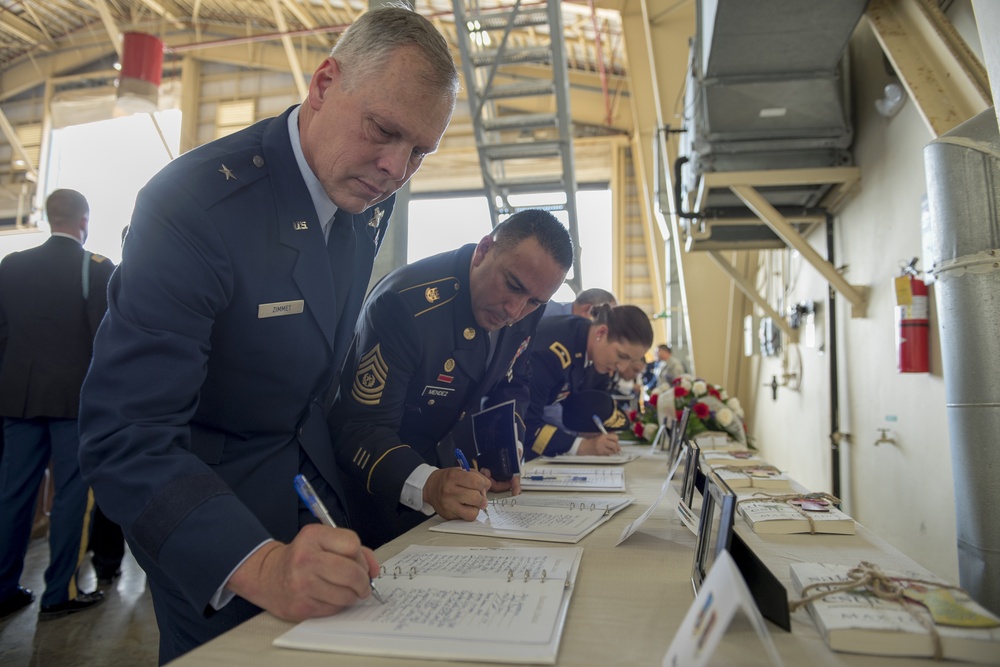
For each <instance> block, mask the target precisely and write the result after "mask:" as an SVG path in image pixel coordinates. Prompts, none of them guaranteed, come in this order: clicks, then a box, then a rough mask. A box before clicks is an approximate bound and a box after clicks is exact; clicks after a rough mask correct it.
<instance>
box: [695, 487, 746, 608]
mask: <svg viewBox="0 0 1000 667" xmlns="http://www.w3.org/2000/svg"><path fill="white" fill-rule="evenodd" d="M735 514H736V494H735V493H733V490H732V489H730V488H729V486H728V485H727V484H726V483H725V482H724V481H722V480H721V479H719V478H718V477H717V476H715V475H708V477H707V478H706V480H705V493H704V497H703V499H702V505H701V517H700V520H699V522H698V539H697V542H696V544H695V549H694V563H693V564H692V566H691V584H692V586H693V587H694V591H695V594H696V595H697V593H698V590H699V589H700V588H701V584H702V582H703V581H704V580H705V577H706V576H708V572H709V570H711V569H712V564H713V563H714V562H715V559H716V558H717V557H718V555H719V554H720V553H722V551H724V550H728V549H729V548H730V545H731V543H732V538H733V518H734V516H735Z"/></svg>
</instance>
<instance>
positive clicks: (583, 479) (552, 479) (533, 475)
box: [521, 466, 625, 491]
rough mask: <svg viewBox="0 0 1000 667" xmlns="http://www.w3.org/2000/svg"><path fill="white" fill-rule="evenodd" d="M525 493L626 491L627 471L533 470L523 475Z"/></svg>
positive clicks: (599, 469)
mask: <svg viewBox="0 0 1000 667" xmlns="http://www.w3.org/2000/svg"><path fill="white" fill-rule="evenodd" d="M521 489H522V490H524V491H624V490H625V471H624V470H623V469H621V468H614V467H611V466H608V467H605V468H577V467H572V468H531V469H530V470H525V471H524V472H523V473H521Z"/></svg>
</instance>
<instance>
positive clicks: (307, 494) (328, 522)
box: [295, 475, 385, 604]
mask: <svg viewBox="0 0 1000 667" xmlns="http://www.w3.org/2000/svg"><path fill="white" fill-rule="evenodd" d="M295 491H296V492H297V493H298V494H299V498H301V499H302V502H304V503H305V504H306V507H308V508H309V511H310V512H312V515H313V516H314V517H316V518H317V519H319V520H320V523H322V524H323V525H324V526H329V527H330V528H336V527H337V524H336V523H334V521H333V517H331V516H330V512H329V511H327V509H326V505H324V504H323V501H322V500H320V498H319V496H318V495H316V491H314V490H313V488H312V484H310V483H309V480H307V479H306V478H305V477H304V476H303V475H296V476H295ZM370 583H371V589H372V597H374V598H375V599H376V600H378V601H379V603H381V604H385V600H384V599H382V596H381V594H379V592H378V589H376V588H375V582H374V581H370Z"/></svg>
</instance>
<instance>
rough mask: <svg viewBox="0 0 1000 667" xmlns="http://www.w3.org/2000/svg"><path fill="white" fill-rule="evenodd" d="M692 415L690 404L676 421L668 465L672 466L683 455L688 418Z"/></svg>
mask: <svg viewBox="0 0 1000 667" xmlns="http://www.w3.org/2000/svg"><path fill="white" fill-rule="evenodd" d="M690 417H691V407H690V406H688V407H686V408H684V410H682V411H681V416H680V417H679V418H678V419H677V421H676V422H675V423H674V427H673V428H672V429H671V430H670V447H669V449H668V450H667V453H668V455H667V467H668V468H672V467H673V466H674V462H675V461H676V460H677V458H678V457H679V456H680V455H681V445H682V444H683V442H684V432H685V431H687V425H688V420H689V419H690Z"/></svg>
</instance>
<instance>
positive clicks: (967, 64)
mask: <svg viewBox="0 0 1000 667" xmlns="http://www.w3.org/2000/svg"><path fill="white" fill-rule="evenodd" d="M866 16H867V17H868V24H869V25H870V26H871V29H872V32H874V34H875V38H876V39H877V40H878V42H879V44H880V45H881V46H882V50H883V51H884V52H885V55H886V56H887V57H888V58H889V61H890V62H891V63H892V66H893V68H894V69H895V70H896V73H897V74H898V75H899V77H900V80H901V81H902V83H903V86H904V87H905V88H906V92H907V93H908V94H909V95H910V98H911V99H912V100H913V101H914V103H915V104H916V106H917V109H918V110H919V112H920V116H921V117H922V118H923V119H924V122H925V123H926V124H927V128H928V129H929V130H930V131H931V134H932V135H933V136H934V137H935V138H936V137H939V136H941V135H942V134H944V133H945V132H947V131H949V130H951V129H952V128H954V127H955V126H957V125H959V124H961V123H964V122H965V121H967V120H968V119H970V118H972V117H973V116H975V115H976V114H978V113H980V112H981V111H983V110H984V109H987V108H989V106H990V105H991V104H992V101H991V97H990V84H989V77H988V76H987V74H986V68H985V67H983V65H982V63H981V62H979V59H978V58H977V57H976V55H975V54H974V53H973V52H972V51H971V50H970V49H969V47H968V45H967V44H966V43H965V41H964V40H963V39H962V38H961V36H960V35H959V34H958V32H957V31H956V30H955V27H954V26H953V25H952V24H951V21H949V20H948V18H947V17H946V16H945V15H944V14H943V13H942V12H941V10H940V9H938V8H937V6H936V4H935V3H932V2H928V1H927V0H871V2H870V4H869V5H868V9H867V11H866Z"/></svg>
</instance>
